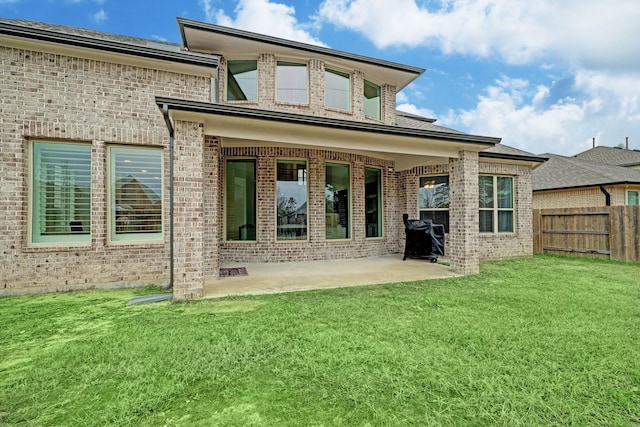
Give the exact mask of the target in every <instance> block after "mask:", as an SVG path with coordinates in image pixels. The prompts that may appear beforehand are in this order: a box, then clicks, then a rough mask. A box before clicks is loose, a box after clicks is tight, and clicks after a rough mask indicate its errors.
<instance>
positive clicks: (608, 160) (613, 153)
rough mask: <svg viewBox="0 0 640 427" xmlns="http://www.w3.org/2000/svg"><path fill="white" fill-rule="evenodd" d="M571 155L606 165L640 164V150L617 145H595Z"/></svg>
mask: <svg viewBox="0 0 640 427" xmlns="http://www.w3.org/2000/svg"><path fill="white" fill-rule="evenodd" d="M573 157H575V158H577V159H581V160H588V161H592V162H596V163H604V164H607V165H617V166H633V165H638V164H640V150H627V149H624V148H618V147H605V146H600V147H595V148H592V149H590V150H587V151H583V152H582V153H578V154H576V155H575V156H573Z"/></svg>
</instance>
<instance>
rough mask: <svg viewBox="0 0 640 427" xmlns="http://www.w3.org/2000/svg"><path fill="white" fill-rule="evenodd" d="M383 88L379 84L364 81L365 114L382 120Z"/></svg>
mask: <svg viewBox="0 0 640 427" xmlns="http://www.w3.org/2000/svg"><path fill="white" fill-rule="evenodd" d="M381 94H382V89H381V88H380V86H378V85H377V84H374V83H371V82H370V81H367V80H365V81H364V115H365V116H367V117H371V118H373V119H378V120H380V117H381V114H380V112H381V110H382V108H381V100H382V96H381Z"/></svg>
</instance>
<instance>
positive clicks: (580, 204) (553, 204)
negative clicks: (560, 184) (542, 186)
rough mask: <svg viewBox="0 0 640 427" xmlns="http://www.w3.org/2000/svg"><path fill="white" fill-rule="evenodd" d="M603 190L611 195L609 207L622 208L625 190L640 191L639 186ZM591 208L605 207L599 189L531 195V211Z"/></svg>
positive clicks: (624, 202)
mask: <svg viewBox="0 0 640 427" xmlns="http://www.w3.org/2000/svg"><path fill="white" fill-rule="evenodd" d="M605 189H606V190H607V191H608V192H609V194H611V206H624V205H626V204H627V190H635V191H640V185H616V186H610V185H605ZM593 206H606V198H605V195H604V193H603V192H602V191H601V190H600V187H585V188H570V189H565V190H540V191H536V192H534V193H533V209H556V208H586V207H593Z"/></svg>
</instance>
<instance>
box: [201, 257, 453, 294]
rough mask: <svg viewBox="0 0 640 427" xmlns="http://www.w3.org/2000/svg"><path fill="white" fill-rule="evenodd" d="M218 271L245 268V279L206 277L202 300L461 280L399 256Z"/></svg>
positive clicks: (440, 266)
mask: <svg viewBox="0 0 640 427" xmlns="http://www.w3.org/2000/svg"><path fill="white" fill-rule="evenodd" d="M221 267H222V268H240V267H244V268H246V270H247V273H248V275H246V276H235V277H224V278H220V277H211V276H210V277H207V278H206V279H205V298H217V297H223V296H229V295H252V294H266V293H278V292H293V291H304V290H312V289H325V288H338V287H347V286H363V285H375V284H382V283H395V282H409V281H416V280H426V279H439V278H446V277H457V276H460V275H459V274H456V273H453V272H452V271H451V269H450V268H449V267H448V266H446V265H443V264H436V263H431V262H430V261H429V260H426V259H407V260H406V261H402V255H386V256H380V257H373V258H359V259H348V260H330V261H305V262H284V263H230V264H225V265H222V266H221Z"/></svg>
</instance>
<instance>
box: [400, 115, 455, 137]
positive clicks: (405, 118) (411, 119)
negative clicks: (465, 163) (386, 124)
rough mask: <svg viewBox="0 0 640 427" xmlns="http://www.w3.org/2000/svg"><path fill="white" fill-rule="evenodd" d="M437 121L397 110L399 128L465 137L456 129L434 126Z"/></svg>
mask: <svg viewBox="0 0 640 427" xmlns="http://www.w3.org/2000/svg"><path fill="white" fill-rule="evenodd" d="M435 121H436V119H430V118H427V117H422V116H418V115H416V114H411V113H405V112H404V111H400V110H396V123H397V125H398V126H400V127H403V128H409V129H422V130H432V131H436V132H445V133H455V134H457V135H464V134H465V133H464V132H460V131H457V130H455V129H450V128H446V127H444V126H438V125H436V124H434V122H435Z"/></svg>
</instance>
